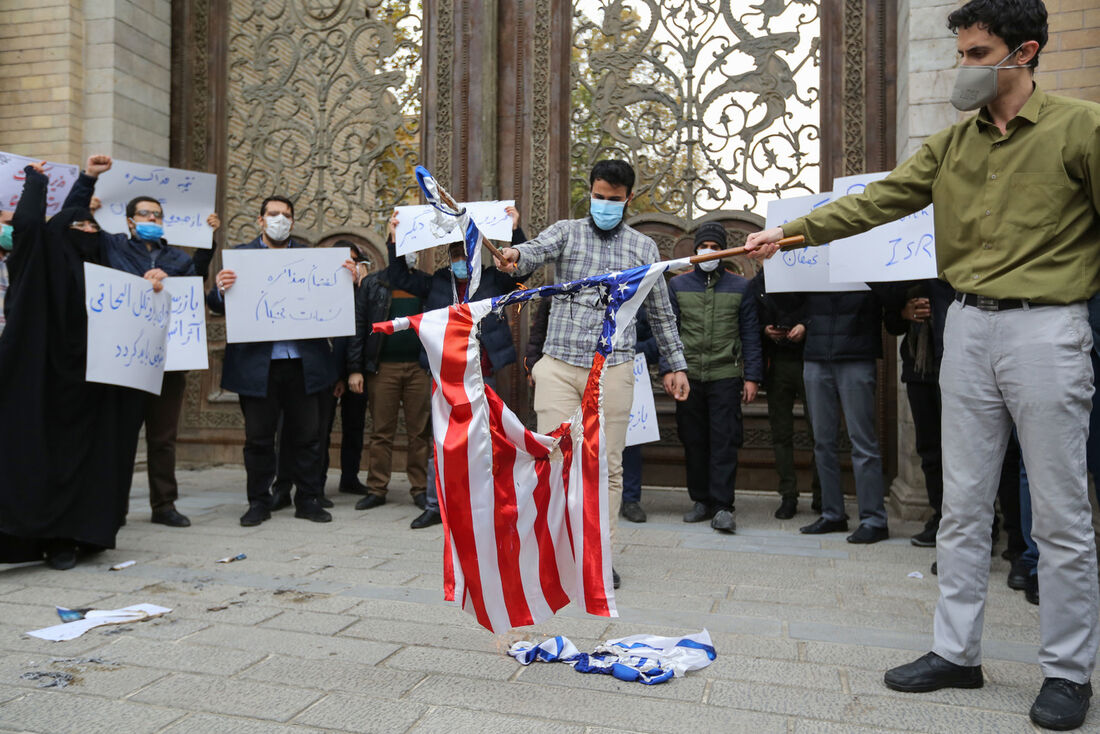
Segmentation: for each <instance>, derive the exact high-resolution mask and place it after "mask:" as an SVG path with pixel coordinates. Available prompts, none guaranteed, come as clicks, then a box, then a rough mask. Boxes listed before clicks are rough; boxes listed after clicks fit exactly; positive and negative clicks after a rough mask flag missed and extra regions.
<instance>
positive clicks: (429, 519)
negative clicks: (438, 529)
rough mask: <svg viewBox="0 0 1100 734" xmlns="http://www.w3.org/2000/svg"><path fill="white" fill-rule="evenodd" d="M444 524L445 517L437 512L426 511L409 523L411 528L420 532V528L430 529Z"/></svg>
mask: <svg viewBox="0 0 1100 734" xmlns="http://www.w3.org/2000/svg"><path fill="white" fill-rule="evenodd" d="M441 522H443V517H442V516H441V515H440V514H439V513H438V512H436V511H435V510H424V512H422V513H420V515H419V516H418V517H417V518H416V519H415V520H413V521H412V522H411V523H409V527H410V528H412V529H413V530H419V529H420V528H430V527H431V526H432V525H438V524H439V523H441Z"/></svg>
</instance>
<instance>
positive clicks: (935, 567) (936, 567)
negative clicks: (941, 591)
mask: <svg viewBox="0 0 1100 734" xmlns="http://www.w3.org/2000/svg"><path fill="white" fill-rule="evenodd" d="M939 563H940V562H939V561H932V568H930V569H928V570H929V571H931V572H932V575H933V576H939V575H940V566H939Z"/></svg>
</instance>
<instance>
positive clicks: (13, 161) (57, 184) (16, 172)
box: [0, 152, 80, 217]
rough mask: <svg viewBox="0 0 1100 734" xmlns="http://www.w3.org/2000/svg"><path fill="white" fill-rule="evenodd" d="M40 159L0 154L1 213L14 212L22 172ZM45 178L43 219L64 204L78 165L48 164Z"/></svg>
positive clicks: (76, 174)
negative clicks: (46, 184) (47, 178)
mask: <svg viewBox="0 0 1100 734" xmlns="http://www.w3.org/2000/svg"><path fill="white" fill-rule="evenodd" d="M40 162H41V159H38V158H27V157H25V156H21V155H15V154H14V153H4V152H0V210H4V211H14V210H15V205H16V204H18V203H19V197H20V196H22V195H23V181H24V180H25V179H26V178H27V174H26V173H24V172H23V169H24V168H26V167H27V166H28V165H30V164H31V163H40ZM45 171H46V175H47V176H48V177H49V179H50V183H49V185H48V186H47V187H46V216H48V217H52V216H53V215H54V214H57V212H58V211H60V209H61V205H62V204H64V203H65V197H66V196H68V195H69V191H71V190H72V188H73V184H74V183H76V179H77V176H79V175H80V166H66V165H65V164H63V163H47V164H46V166H45Z"/></svg>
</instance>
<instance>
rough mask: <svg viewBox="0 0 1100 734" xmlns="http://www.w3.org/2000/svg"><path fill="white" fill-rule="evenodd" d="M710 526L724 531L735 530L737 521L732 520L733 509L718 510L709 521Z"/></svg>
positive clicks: (731, 531)
mask: <svg viewBox="0 0 1100 734" xmlns="http://www.w3.org/2000/svg"><path fill="white" fill-rule="evenodd" d="M710 526H711V527H712V528H714V529H715V530H721V531H722V532H724V533H733V532H735V531H736V530H737V523H736V522H734V520H733V510H719V511H718V512H716V513H715V514H714V518H713V519H712V520H711V521H710Z"/></svg>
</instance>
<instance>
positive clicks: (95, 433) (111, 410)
mask: <svg viewBox="0 0 1100 734" xmlns="http://www.w3.org/2000/svg"><path fill="white" fill-rule="evenodd" d="M25 171H26V176H27V178H26V182H25V183H24V186H23V196H22V198H21V199H20V200H19V205H18V206H17V207H16V210H15V218H14V219H13V220H12V226H13V228H14V233H13V239H14V249H13V250H12V253H11V255H10V256H9V257H8V271H9V276H10V285H9V287H8V292H7V297H6V299H5V306H4V308H5V312H6V314H7V320H8V323H7V327H6V328H5V329H4V331H3V334H2V335H0V563H18V562H23V561H33V560H40V559H41V558H42V557H43V556H45V558H46V560H47V562H48V563H49V564H50V565H51V566H52V567H54V568H57V569H67V568H72V567H73V566H74V565H76V559H77V551H78V550H79V551H85V552H87V551H92V552H94V551H97V550H102V549H104V548H114V547H115V535H116V534H117V533H118V529H119V526H120V525H121V524H122V522H123V518H124V517H125V511H126V503H127V498H128V495H129V492H130V479H131V477H132V476H133V470H134V455H135V453H136V451H137V436H138V431H139V430H140V428H141V419H142V404H143V403H142V393H139V392H138V391H136V390H131V389H129V388H124V387H115V386H112V385H101V384H97V383H91V382H85V380H84V371H85V359H86V355H87V351H88V350H87V334H88V319H87V315H86V311H85V308H84V263H86V262H91V263H96V264H101V263H102V264H106V256H105V253H104V252H103V249H102V245H101V238H100V237H99V233H98V230H99V227H98V225H96V223H95V220H94V219H93V218H92V214H91V212H89V211H88V210H87V209H81V208H69V209H62V210H61V211H60V212H58V213H57V214H56V215H55V216H54V217H53V218H51V219H50V220H49V221H48V222H47V221H46V216H45V214H46V191H47V184H48V179H47V178H46V176H45V175H44V174H43V172H42V168H41V166H40V165H34V166H27V168H26V169H25ZM157 289H158V290H159V283H158V284H157Z"/></svg>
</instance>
